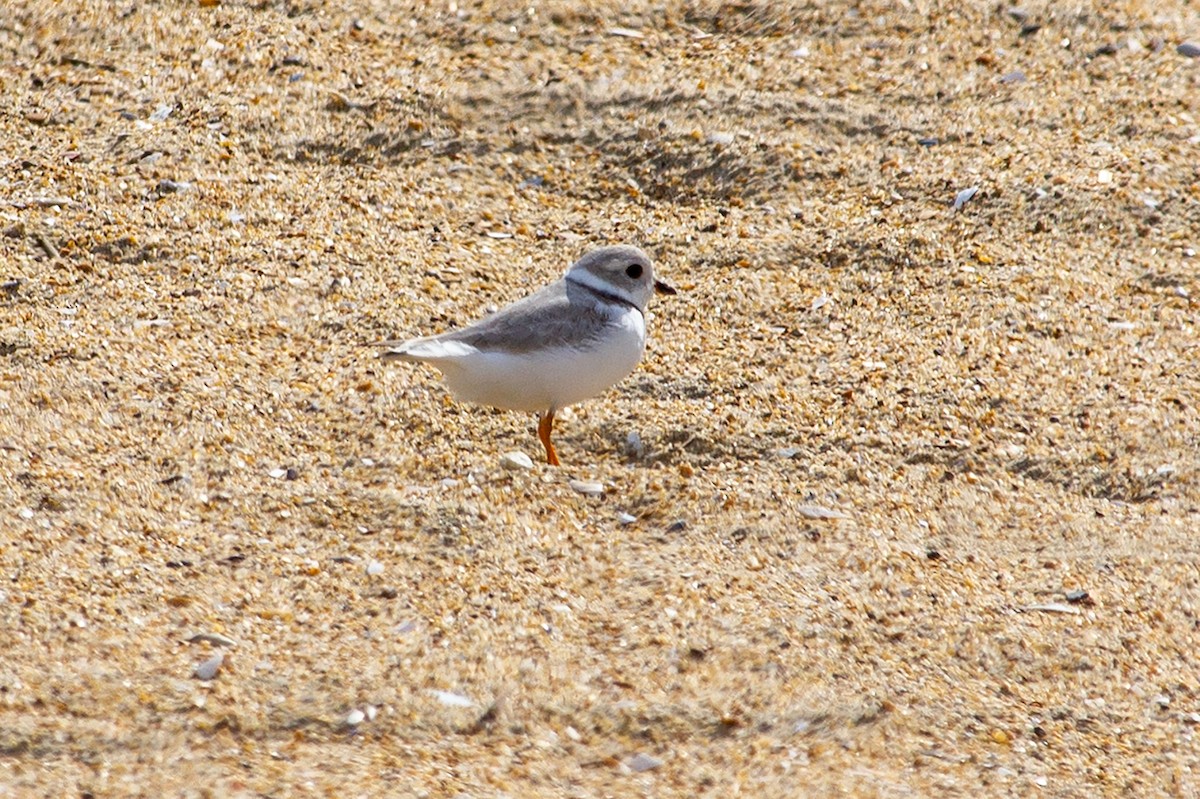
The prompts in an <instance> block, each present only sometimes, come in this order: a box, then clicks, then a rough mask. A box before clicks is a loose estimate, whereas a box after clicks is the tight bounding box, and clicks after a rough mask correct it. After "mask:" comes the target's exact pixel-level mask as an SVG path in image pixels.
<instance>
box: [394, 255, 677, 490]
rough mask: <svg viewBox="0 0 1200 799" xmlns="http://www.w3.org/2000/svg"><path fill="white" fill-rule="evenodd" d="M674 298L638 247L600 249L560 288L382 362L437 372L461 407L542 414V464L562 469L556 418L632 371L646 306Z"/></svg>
mask: <svg viewBox="0 0 1200 799" xmlns="http://www.w3.org/2000/svg"><path fill="white" fill-rule="evenodd" d="M656 291H657V292H659V293H660V294H674V293H675V289H673V288H671V286H669V285H667V284H666V283H664V282H662V281H661V280H656V279H655V278H654V267H653V265H652V264H651V263H650V259H649V258H647V257H646V254H645V253H644V252H642V251H641V250H639V249H638V248H637V247H630V246H628V245H620V246H616V247H601V248H600V249H597V250H592V251H591V252H589V253H587V254H586V255H584V256H583V257H582V258H580V259H579V260H578V261H576V262H575V263H574V264H572V265H571V268H570V269H568V270H567V272H566V274H565V275H563V276H562V277H561V278H560V279H559V280H556V281H555V282H553V283H551V284H550V285H549V286H546V287H545V288H543V289H541V290H540V291H538V292H536V293H534V294H531V295H529V296H528V297H526V298H525V299H523V300H520V301H518V302H515V303H513V304H512V305H510V306H508V307H507V308H504V309H502V310H500V311H498V312H497V313H495V314H493V315H491V316H489V317H487V318H486V319H483V320H481V321H479V322H476V323H475V324H473V325H471V326H470V327H464V328H462V329H461V330H452V331H450V332H449V333H442V334H441V335H439V336H428V337H426V338H415V339H412V340H410V341H383V342H380V344H379V346H383V347H387V349H386V350H384V351H383V352H382V353H380V357H381V358H383V360H385V361H424V362H425V363H428V364H431V365H433V366H436V367H437V368H438V369H439V370H440V371H441V372H442V376H443V378H444V379H445V381H446V384H447V385H448V386H449V387H450V391H451V392H452V393H453V394H454V396H455V397H456V398H458V399H460V400H463V401H465V402H474V403H478V404H480V405H491V406H493V407H496V408H507V409H509V410H514V411H535V412H537V413H538V414H540V417H541V418H540V420H539V422H538V438H540V439H541V441H542V445H543V446H544V447H545V448H546V462H547V463H549V464H550V465H552V466H557V465H558V454H557V453H556V452H555V451H554V444H553V443H552V442H551V440H550V434H551V432H552V430H553V428H554V414H555V413H556V412H557V411H559V410H560V409H562V408H564V407H566V406H567V405H572V404H574V403H576V402H580V401H582V400H585V399H588V398H589V397H594V396H596V395H597V394H599V393H600V392H601V391H604V390H605V389H606V388H609V387H610V386H612V385H614V384H616V383H617V382H618V381H620V380H622V379H623V378H624V377H625V376H626V375H628V374H629V373H630V372H632V371H633V369H634V367H635V366H637V364H638V361H640V360H641V358H642V352H643V350H645V348H646V319H645V312H646V303H647V302H649V300H650V295H651V294H653V293H654V292H656Z"/></svg>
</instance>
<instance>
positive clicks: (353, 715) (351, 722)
mask: <svg viewBox="0 0 1200 799" xmlns="http://www.w3.org/2000/svg"><path fill="white" fill-rule="evenodd" d="M366 717H367V714H366V713H363V712H362V711H361V710H359V709H358V708H354V710H351V711H350V712H349V713H347V714H346V724H347V726H350V727H357V726H358V725H359V724H362V723H363V719H365V718H366Z"/></svg>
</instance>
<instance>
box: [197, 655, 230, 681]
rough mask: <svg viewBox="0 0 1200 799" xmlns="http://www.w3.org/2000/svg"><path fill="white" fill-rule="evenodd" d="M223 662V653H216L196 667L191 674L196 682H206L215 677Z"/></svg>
mask: <svg viewBox="0 0 1200 799" xmlns="http://www.w3.org/2000/svg"><path fill="white" fill-rule="evenodd" d="M224 662H225V653H224V652H218V653H217V654H215V655H213V656H212V657H210V658H209V659H208V660H206V661H204V662H203V663H201V664H200V665H199V666H197V667H196V670H195V671H194V672H193V674H194V675H195V677H196V679H197V680H204V681H205V682H207V681H208V680H211V679H212V678H213V677H216V676H217V672H218V671H220V670H221V664H222V663H224Z"/></svg>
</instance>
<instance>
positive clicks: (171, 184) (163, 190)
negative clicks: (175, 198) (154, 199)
mask: <svg viewBox="0 0 1200 799" xmlns="http://www.w3.org/2000/svg"><path fill="white" fill-rule="evenodd" d="M190 188H192V184H191V183H189V182H188V181H186V180H169V179H167V178H163V179H162V180H160V181H159V182H158V193H159V194H174V193H176V192H180V191H187V190H188V189H190Z"/></svg>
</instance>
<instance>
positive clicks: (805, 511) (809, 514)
mask: <svg viewBox="0 0 1200 799" xmlns="http://www.w3.org/2000/svg"><path fill="white" fill-rule="evenodd" d="M796 511H797V512H798V513H799V514H800V515H801V516H803V517H804V518H806V519H846V518H849V515H848V514H846V513H842V512H841V511H840V510H833V509H832V508H825V507H822V506H820V505H801V506H800V507H798V508H796Z"/></svg>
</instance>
